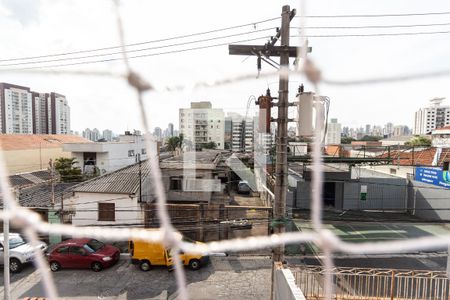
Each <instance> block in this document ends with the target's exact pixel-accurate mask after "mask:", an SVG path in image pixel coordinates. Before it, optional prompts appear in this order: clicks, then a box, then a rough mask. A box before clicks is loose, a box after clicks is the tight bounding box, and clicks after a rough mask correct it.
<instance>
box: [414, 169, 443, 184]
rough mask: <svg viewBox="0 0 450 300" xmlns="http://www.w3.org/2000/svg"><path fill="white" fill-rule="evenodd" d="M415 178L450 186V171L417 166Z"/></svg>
mask: <svg viewBox="0 0 450 300" xmlns="http://www.w3.org/2000/svg"><path fill="white" fill-rule="evenodd" d="M414 180H416V181H420V182H424V183H429V184H433V185H437V186H442V187H445V188H450V173H449V172H448V171H442V170H441V169H433V168H416V175H415V176H414Z"/></svg>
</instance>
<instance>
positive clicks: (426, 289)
mask: <svg viewBox="0 0 450 300" xmlns="http://www.w3.org/2000/svg"><path fill="white" fill-rule="evenodd" d="M291 271H292V273H293V274H294V276H295V281H296V284H297V285H298V287H299V288H300V289H301V290H302V292H303V294H304V295H305V297H306V299H324V289H323V278H324V274H325V270H324V268H323V267H321V266H301V267H296V268H291ZM331 273H332V274H333V282H334V295H333V299H339V300H353V299H359V300H363V299H364V300H366V299H367V300H369V299H401V300H409V299H411V300H412V299H414V300H417V299H439V300H443V299H445V300H448V299H449V281H448V278H447V274H446V273H445V272H435V271H410V270H390V269H365V268H335V269H333V270H331Z"/></svg>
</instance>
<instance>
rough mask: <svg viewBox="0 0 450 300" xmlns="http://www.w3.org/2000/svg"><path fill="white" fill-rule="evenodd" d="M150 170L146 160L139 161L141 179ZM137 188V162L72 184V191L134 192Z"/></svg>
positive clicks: (143, 178)
mask: <svg viewBox="0 0 450 300" xmlns="http://www.w3.org/2000/svg"><path fill="white" fill-rule="evenodd" d="M149 172H150V166H149V163H148V161H147V160H146V161H142V162H141V173H142V175H141V181H142V182H144V181H145V179H146V178H147V176H148V175H149ZM138 189H139V163H136V164H134V165H131V166H127V167H124V168H122V169H119V170H116V171H114V172H111V173H107V174H105V175H102V176H99V177H96V178H93V179H90V180H88V181H85V182H82V183H80V184H77V185H76V186H74V187H73V188H72V189H71V190H72V191H74V192H87V193H111V194H136V192H137V191H138Z"/></svg>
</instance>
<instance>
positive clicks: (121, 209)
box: [64, 161, 154, 226]
mask: <svg viewBox="0 0 450 300" xmlns="http://www.w3.org/2000/svg"><path fill="white" fill-rule="evenodd" d="M149 174H150V166H149V164H148V161H141V163H135V164H133V165H130V166H127V167H124V168H121V169H119V170H116V171H113V172H110V173H106V174H105V175H101V176H98V177H95V178H93V179H90V180H87V181H84V182H81V183H79V184H77V185H75V186H73V187H72V188H71V189H70V192H71V197H70V198H69V199H68V200H67V201H65V202H64V210H65V211H69V212H71V214H72V224H73V225H78V226H86V225H100V226H101V225H123V226H126V225H136V226H137V225H142V224H143V222H144V211H143V206H144V204H145V203H148V202H152V201H153V200H154V197H153V194H152V192H151V191H152V187H151V185H150V176H149Z"/></svg>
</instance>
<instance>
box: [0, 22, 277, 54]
mask: <svg viewBox="0 0 450 300" xmlns="http://www.w3.org/2000/svg"><path fill="white" fill-rule="evenodd" d="M278 19H280V17H276V18H269V19H264V20H260V21H256V22H252V23H246V24H241V25H235V26H230V27H225V28H219V29H214V30H209V31H203V32H197V33H191V34H186V35H178V36H173V37H169V38H163V39H158V40H152V41H144V42H138V43H132V44H126V45H124V46H125V47H132V46H139V45H145V44H152V43H160V42H166V41H171V40H175V39H182V38H188V37H193V36H198V35H206V34H211V33H216V32H221V31H226V30H231V29H237V28H242V27H246V26H255V25H256V24H261V23H266V22H270V21H274V20H278ZM120 48H122V46H121V45H119V46H110V47H103V48H95V49H88V50H77V51H71V52H62V53H54V54H45V55H38V56H27V57H16V58H5V59H0V62H3V61H15V60H27V59H36V58H44V57H53V56H64V55H73V54H80V53H89V52H96V51H102V50H111V49H120Z"/></svg>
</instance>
